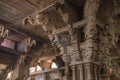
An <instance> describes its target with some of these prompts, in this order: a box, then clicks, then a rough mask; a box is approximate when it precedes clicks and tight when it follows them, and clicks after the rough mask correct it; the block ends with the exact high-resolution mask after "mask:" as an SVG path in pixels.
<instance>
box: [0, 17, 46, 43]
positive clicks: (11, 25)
mask: <svg viewBox="0 0 120 80" xmlns="http://www.w3.org/2000/svg"><path fill="white" fill-rule="evenodd" d="M0 24H1V25H3V26H5V27H6V28H7V29H9V30H11V31H13V32H14V33H17V34H20V35H22V36H25V37H32V38H33V39H35V40H37V41H39V42H41V43H45V42H48V41H47V40H45V39H43V38H41V37H38V36H36V35H34V34H33V33H30V32H28V31H25V30H23V29H20V28H17V27H16V26H15V25H13V24H11V23H9V22H6V21H5V20H3V19H0Z"/></svg>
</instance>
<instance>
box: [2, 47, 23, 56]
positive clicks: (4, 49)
mask: <svg viewBox="0 0 120 80" xmlns="http://www.w3.org/2000/svg"><path fill="white" fill-rule="evenodd" d="M0 51H3V52H7V53H9V54H15V55H25V53H23V52H19V51H17V50H14V49H10V48H7V47H4V46H0Z"/></svg>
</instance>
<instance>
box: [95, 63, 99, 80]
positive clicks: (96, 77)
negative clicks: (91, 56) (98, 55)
mask: <svg viewBox="0 0 120 80" xmlns="http://www.w3.org/2000/svg"><path fill="white" fill-rule="evenodd" d="M97 70H98V68H97V65H94V74H95V80H99V77H98V72H97Z"/></svg>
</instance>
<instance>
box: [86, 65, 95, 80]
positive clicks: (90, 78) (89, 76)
mask: <svg viewBox="0 0 120 80" xmlns="http://www.w3.org/2000/svg"><path fill="white" fill-rule="evenodd" d="M85 78H86V79H85V80H95V78H94V73H93V65H92V64H91V63H86V64H85Z"/></svg>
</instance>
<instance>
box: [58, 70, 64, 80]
mask: <svg viewBox="0 0 120 80" xmlns="http://www.w3.org/2000/svg"><path fill="white" fill-rule="evenodd" d="M58 74H59V77H60V80H63V76H62V74H61V70H59V71H58Z"/></svg>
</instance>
